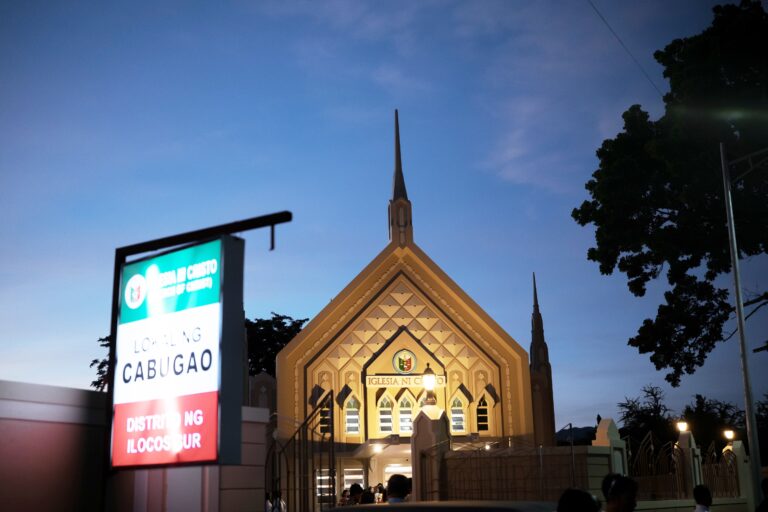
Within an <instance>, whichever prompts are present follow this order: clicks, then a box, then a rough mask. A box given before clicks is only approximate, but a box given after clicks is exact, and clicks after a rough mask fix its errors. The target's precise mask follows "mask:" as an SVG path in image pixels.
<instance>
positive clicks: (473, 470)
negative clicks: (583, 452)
mask: <svg viewBox="0 0 768 512" xmlns="http://www.w3.org/2000/svg"><path fill="white" fill-rule="evenodd" d="M438 456H439V450H437V449H432V450H427V451H425V452H423V453H422V454H421V457H422V464H421V467H422V468H423V472H422V475H421V477H422V482H425V485H424V486H423V489H422V499H443V500H520V501H555V502H556V501H557V500H558V498H559V497H560V494H561V493H562V492H563V489H566V488H568V487H582V488H586V487H588V478H587V462H586V458H585V457H582V456H580V457H578V458H575V457H574V454H573V451H572V449H569V448H567V447H559V448H555V447H552V448H542V447H515V448H509V447H507V448H496V447H493V448H491V449H486V448H485V447H484V446H483V447H480V448H477V449H465V450H454V451H450V452H447V453H445V454H444V455H443V456H442V460H436V459H435V458H436V457H438ZM438 482H439V486H438ZM438 489H439V492H438Z"/></svg>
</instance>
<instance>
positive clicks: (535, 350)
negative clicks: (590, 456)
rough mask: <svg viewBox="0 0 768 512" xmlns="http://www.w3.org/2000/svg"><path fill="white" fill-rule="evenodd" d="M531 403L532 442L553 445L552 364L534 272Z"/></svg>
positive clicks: (553, 403)
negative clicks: (533, 438) (545, 337)
mask: <svg viewBox="0 0 768 512" xmlns="http://www.w3.org/2000/svg"><path fill="white" fill-rule="evenodd" d="M529 354H530V357H531V366H530V370H531V405H532V406H533V426H534V433H535V436H534V437H535V440H536V444H542V445H544V446H554V444H555V402H554V399H553V397H552V365H551V364H550V363H549V349H548V348H547V342H546V341H544V320H542V318H541V311H539V294H538V290H536V274H535V273H534V274H533V314H532V315H531V350H530V352H529Z"/></svg>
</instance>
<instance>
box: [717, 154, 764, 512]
mask: <svg viewBox="0 0 768 512" xmlns="http://www.w3.org/2000/svg"><path fill="white" fill-rule="evenodd" d="M767 153H768V148H765V149H762V150H760V151H756V152H754V153H751V154H749V155H747V156H745V157H742V158H738V159H736V160H734V161H732V162H728V160H727V159H726V157H725V145H724V144H723V143H722V142H721V143H720V164H721V166H722V169H723V188H724V191H725V194H724V196H725V214H726V217H727V220H728V240H729V242H730V250H731V266H732V267H733V283H734V288H735V294H734V295H735V296H734V298H735V300H736V319H737V322H738V329H739V352H740V354H741V377H742V380H743V382H744V401H745V402H746V403H745V407H744V414H745V420H746V424H747V441H748V442H749V461H750V464H749V465H750V470H751V471H750V472H751V477H752V493H753V499H754V502H753V505H752V506H757V504H758V503H760V499H761V498H760V469H761V466H760V446H759V444H758V440H757V422H756V421H755V411H754V407H753V405H754V402H753V401H752V384H751V380H750V378H749V364H748V361H747V340H746V333H745V332H744V302H743V301H742V298H741V276H740V275H739V250H738V246H737V244H736V225H735V223H734V218H733V201H732V199H731V184H732V182H733V181H739V180H742V179H744V178H745V177H746V175H747V174H749V173H750V172H752V171H753V170H755V169H756V168H757V167H760V166H761V165H763V164H765V163H766V162H768V156H766V154H767ZM756 157H760V158H761V159H760V160H758V161H757V163H753V159H754V158H756ZM742 162H747V164H748V165H749V167H748V168H747V170H746V171H744V172H742V173H741V174H737V175H736V176H734V177H733V179H732V178H731V175H730V174H731V173H730V169H731V167H732V166H734V165H737V164H740V163H742Z"/></svg>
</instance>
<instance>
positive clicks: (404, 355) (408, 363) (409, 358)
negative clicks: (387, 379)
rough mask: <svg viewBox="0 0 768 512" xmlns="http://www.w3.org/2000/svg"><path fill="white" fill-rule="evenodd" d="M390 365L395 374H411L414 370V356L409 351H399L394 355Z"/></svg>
mask: <svg viewBox="0 0 768 512" xmlns="http://www.w3.org/2000/svg"><path fill="white" fill-rule="evenodd" d="M392 365H393V366H394V367H395V371H396V372H397V373H405V374H408V373H411V372H412V371H413V370H415V369H416V356H415V355H414V354H413V352H411V351H410V350H405V349H404V350H400V351H398V352H397V353H395V357H394V358H393V359H392Z"/></svg>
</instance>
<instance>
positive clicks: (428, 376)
mask: <svg viewBox="0 0 768 512" xmlns="http://www.w3.org/2000/svg"><path fill="white" fill-rule="evenodd" d="M435 380H436V379H435V372H434V370H432V368H430V367H429V363H427V367H426V368H425V369H424V374H423V375H422V383H423V384H424V389H425V390H426V391H427V397H426V399H425V400H424V405H437V399H436V398H435Z"/></svg>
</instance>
